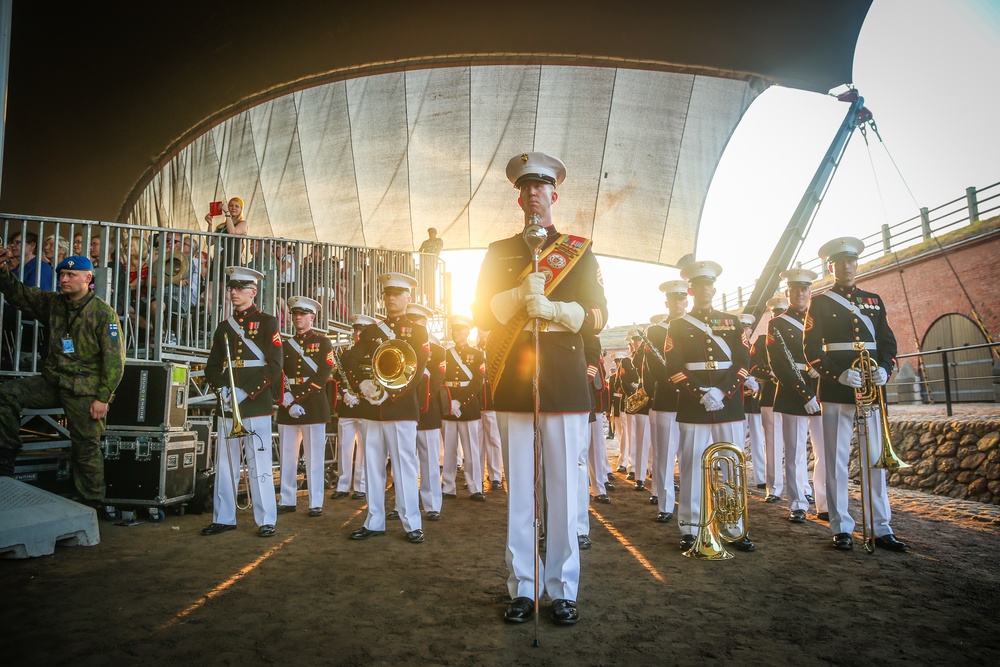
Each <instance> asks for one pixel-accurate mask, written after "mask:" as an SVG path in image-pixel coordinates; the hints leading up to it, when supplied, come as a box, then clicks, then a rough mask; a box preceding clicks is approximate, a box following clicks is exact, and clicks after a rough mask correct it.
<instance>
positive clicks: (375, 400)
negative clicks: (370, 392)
mask: <svg viewBox="0 0 1000 667" xmlns="http://www.w3.org/2000/svg"><path fill="white" fill-rule="evenodd" d="M387 398H389V394H386V393H383V394H382V395H381V396H379V397H377V398H375V397H372V396H365V400H366V401H368V402H369V403H371V404H372V405H382V404H383V403H385V399H387Z"/></svg>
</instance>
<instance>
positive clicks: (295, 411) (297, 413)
mask: <svg viewBox="0 0 1000 667" xmlns="http://www.w3.org/2000/svg"><path fill="white" fill-rule="evenodd" d="M305 413H306V409H305V408H304V407H302V406H301V405H299V404H298V403H296V404H295V405H293V406H292V407H290V408H288V416H289V417H291V418H292V419H298V418H299V417H301V416H302V415H304V414H305Z"/></svg>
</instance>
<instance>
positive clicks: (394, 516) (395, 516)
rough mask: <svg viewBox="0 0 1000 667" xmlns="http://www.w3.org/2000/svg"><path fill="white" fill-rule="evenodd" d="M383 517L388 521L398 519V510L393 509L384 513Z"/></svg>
mask: <svg viewBox="0 0 1000 667" xmlns="http://www.w3.org/2000/svg"><path fill="white" fill-rule="evenodd" d="M385 518H386V519H388V520H390V521H399V512H397V511H396V510H393V511H391V512H389V513H388V514H386V515H385Z"/></svg>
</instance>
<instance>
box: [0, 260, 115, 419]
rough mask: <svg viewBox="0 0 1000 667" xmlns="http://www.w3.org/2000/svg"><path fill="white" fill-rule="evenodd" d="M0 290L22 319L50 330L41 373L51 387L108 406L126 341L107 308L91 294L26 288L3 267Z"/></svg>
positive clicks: (113, 312) (112, 395)
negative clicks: (65, 343)
mask: <svg viewBox="0 0 1000 667" xmlns="http://www.w3.org/2000/svg"><path fill="white" fill-rule="evenodd" d="M0 292H2V293H3V295H4V296H5V297H6V298H7V301H8V302H9V303H10V304H11V305H12V306H14V307H15V308H18V309H19V310H21V311H22V312H24V314H25V318H31V319H35V320H38V321H39V322H41V323H42V324H44V325H46V326H48V327H49V332H50V336H49V339H50V341H51V344H50V345H49V348H50V349H49V354H48V356H46V357H45V359H44V360H43V361H42V363H41V375H42V377H43V378H45V380H46V381H47V382H48V383H49V384H50V385H52V386H54V387H59V388H60V389H63V390H65V391H69V392H72V393H73V394H76V395H77V396H93V397H94V398H96V399H97V400H98V401H101V402H102V403H109V402H111V399H112V398H113V397H114V393H115V389H116V388H117V387H118V383H119V382H121V379H122V375H124V373H125V343H124V341H123V340H122V335H121V331H120V329H121V327H120V326H119V322H118V315H116V314H115V311H114V309H113V308H112V307H111V306H109V305H108V304H107V303H105V302H104V301H102V300H101V299H99V298H98V297H97V296H96V295H95V294H94V293H93V292H91V293H90V294H88V295H87V296H85V297H83V298H82V299H79V300H77V301H70V300H69V299H67V298H66V296H64V295H63V294H62V293H60V292H49V291H46V290H42V289H39V288H37V287H26V286H24V285H23V284H22V283H21V281H19V280H18V279H17V276H16V275H15V274H13V273H11V272H10V271H7V270H6V269H4V270H0ZM66 337H69V338H71V339H72V341H73V350H74V351H73V352H72V353H66V352H64V351H63V348H62V344H61V341H62V340H63V339H64V338H66Z"/></svg>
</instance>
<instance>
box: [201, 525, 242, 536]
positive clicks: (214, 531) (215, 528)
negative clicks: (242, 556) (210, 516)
mask: <svg viewBox="0 0 1000 667" xmlns="http://www.w3.org/2000/svg"><path fill="white" fill-rule="evenodd" d="M227 530H236V524H235V523H232V524H230V523H210V524H208V525H207V526H205V527H204V528H202V529H201V534H202V535H218V534H219V533H224V532H226V531H227Z"/></svg>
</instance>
